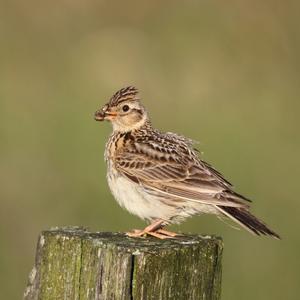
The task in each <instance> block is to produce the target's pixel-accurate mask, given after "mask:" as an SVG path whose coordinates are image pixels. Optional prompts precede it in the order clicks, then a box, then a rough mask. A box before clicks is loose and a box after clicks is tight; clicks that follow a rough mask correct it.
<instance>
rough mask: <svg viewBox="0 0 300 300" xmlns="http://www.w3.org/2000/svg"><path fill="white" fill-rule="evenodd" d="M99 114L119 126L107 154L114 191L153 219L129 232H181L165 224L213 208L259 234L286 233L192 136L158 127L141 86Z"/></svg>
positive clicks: (120, 200) (163, 234) (132, 208)
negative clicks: (261, 214) (255, 210)
mask: <svg viewBox="0 0 300 300" xmlns="http://www.w3.org/2000/svg"><path fill="white" fill-rule="evenodd" d="M95 119H96V120H97V121H103V120H108V121H110V122H111V123H112V127H113V132H112V134H111V136H110V138H109V140H108V142H107V144H106V149H105V155H104V156H105V160H106V163H107V180H108V184H109V187H110V189H111V192H112V193H113V195H114V197H115V198H116V200H117V201H118V203H119V204H120V205H121V206H122V207H124V208H126V209H127V210H128V211H129V212H130V213H132V214H135V215H137V216H139V217H140V218H142V219H144V220H147V221H148V222H150V225H149V226H147V227H146V228H145V229H143V230H134V231H133V232H128V233H127V235H128V236H132V237H141V236H144V235H151V236H155V237H157V238H161V239H164V238H172V237H175V236H176V235H177V234H176V233H173V232H169V231H166V230H164V229H163V227H164V226H165V225H168V224H172V223H180V222H181V221H183V220H184V219H185V218H187V217H190V216H193V215H198V214H201V213H208V214H214V215H217V216H226V217H228V218H230V219H232V220H233V221H235V222H236V223H238V224H240V225H241V226H242V227H244V228H246V229H247V230H249V231H250V232H252V233H254V234H256V235H269V236H272V237H274V238H280V237H279V235H278V234H277V233H275V232H274V231H272V230H271V229H270V228H268V227H267V225H266V224H264V223H263V222H262V221H260V220H259V219H257V218H256V217H255V216H253V215H252V214H251V213H250V212H249V202H250V200H248V199H247V198H245V197H244V196H242V195H240V194H238V193H236V192H235V191H234V190H233V187H232V185H231V184H230V183H229V182H228V181H227V180H226V179H224V177H223V176H222V175H221V174H220V173H219V172H218V171H217V170H215V169H214V168H213V167H212V166H211V165H209V164H208V163H206V162H204V161H203V160H201V159H200V158H199V156H198V152H197V150H195V149H194V148H193V141H192V140H190V139H188V138H185V137H183V136H181V135H178V134H176V133H170V132H167V133H162V132H160V131H158V130H156V129H155V128H153V127H152V124H151V122H150V120H149V117H148V113H147V111H146V109H145V108H144V106H143V105H142V104H141V102H140V98H139V95H138V90H137V89H136V88H135V87H132V86H129V87H126V88H123V89H121V90H119V91H118V92H116V93H115V94H114V95H113V96H112V97H111V99H110V100H109V102H108V103H107V104H105V105H104V106H103V108H102V109H100V110H98V111H96V113H95Z"/></svg>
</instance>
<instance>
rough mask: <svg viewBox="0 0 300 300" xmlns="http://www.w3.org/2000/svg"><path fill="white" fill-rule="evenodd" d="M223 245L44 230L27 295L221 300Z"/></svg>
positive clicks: (198, 239) (32, 298) (206, 239)
mask: <svg viewBox="0 0 300 300" xmlns="http://www.w3.org/2000/svg"><path fill="white" fill-rule="evenodd" d="M222 249H223V244H222V240H221V239H220V238H217V237H212V236H200V235H185V236H183V237H179V238H178V239H169V240H157V239H155V238H142V239H141V238H138V239H137V238H129V237H127V236H125V235H124V234H123V233H111V232H97V233H92V232H89V231H87V230H85V229H83V228H78V227H68V228H55V229H51V230H47V231H43V232H42V233H41V234H40V237H39V240H38V245H37V253H36V261H35V266H34V268H33V270H32V271H31V273H30V275H29V281H28V286H27V288H26V290H25V293H24V299H25V300H37V299H39V300H46V299H47V300H48V299H68V300H69V299H80V300H85V299H99V300H100V299H101V300H102V299H103V300H107V299H116V300H119V299H122V300H123V299H124V300H127V299H130V300H144V299H145V300H148V299H153V300H168V299H206V300H209V299H220V293H221V255H222Z"/></svg>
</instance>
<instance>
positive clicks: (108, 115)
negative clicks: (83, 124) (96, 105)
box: [94, 109, 117, 121]
mask: <svg viewBox="0 0 300 300" xmlns="http://www.w3.org/2000/svg"><path fill="white" fill-rule="evenodd" d="M116 116H117V113H115V112H109V111H107V110H104V109H99V110H97V111H96V112H95V115H94V118H95V120H96V121H104V120H109V121H112V120H113V119H114V118H115V117H116Z"/></svg>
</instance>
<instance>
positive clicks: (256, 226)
mask: <svg viewBox="0 0 300 300" xmlns="http://www.w3.org/2000/svg"><path fill="white" fill-rule="evenodd" d="M218 208H219V209H220V210H221V211H222V213H223V214H224V215H226V216H227V217H229V218H231V219H232V220H234V221H235V222H237V223H239V224H240V225H241V226H243V227H245V228H246V229H247V230H249V231H250V232H252V233H254V234H256V235H269V236H272V237H274V238H277V239H280V236H279V235H278V234H277V233H276V232H274V231H273V230H271V229H270V228H268V226H267V225H266V224H264V223H263V222H262V221H260V220H259V219H257V218H256V217H255V216H253V215H252V214H251V213H250V212H249V211H248V210H246V209H244V208H237V207H229V206H218Z"/></svg>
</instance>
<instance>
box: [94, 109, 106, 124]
mask: <svg viewBox="0 0 300 300" xmlns="http://www.w3.org/2000/svg"><path fill="white" fill-rule="evenodd" d="M94 119H95V120H96V121H103V120H104V119H105V111H104V110H102V109H99V110H97V111H96V112H95V115H94Z"/></svg>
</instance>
